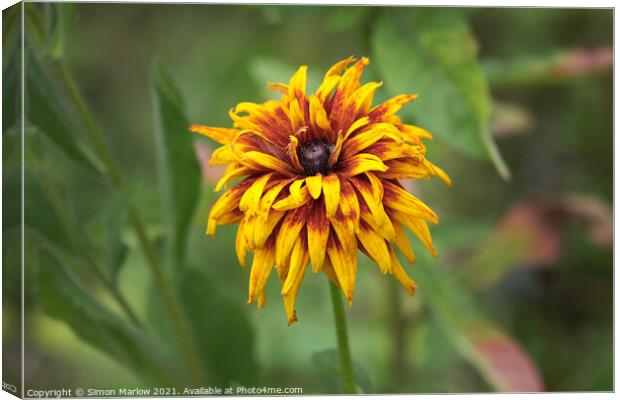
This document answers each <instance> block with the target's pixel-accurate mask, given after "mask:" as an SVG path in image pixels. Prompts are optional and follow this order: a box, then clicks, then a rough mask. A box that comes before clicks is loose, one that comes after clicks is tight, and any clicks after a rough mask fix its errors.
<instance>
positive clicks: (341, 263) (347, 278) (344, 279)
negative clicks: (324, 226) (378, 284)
mask: <svg viewBox="0 0 620 400" xmlns="http://www.w3.org/2000/svg"><path fill="white" fill-rule="evenodd" d="M350 253H351V252H350V251H349V250H348V249H345V248H344V247H343V245H342V244H341V243H340V241H339V240H338V238H337V236H336V235H332V234H330V235H329V240H328V241H327V255H328V256H329V261H330V264H331V266H332V268H333V270H334V273H335V275H336V278H337V279H338V283H339V284H340V288H341V289H342V292H343V293H344V296H345V297H346V299H347V301H348V302H349V305H351V303H352V302H353V292H354V290H355V275H356V271H357V260H356V259H353V258H351V257H350ZM355 254H357V251H355Z"/></svg>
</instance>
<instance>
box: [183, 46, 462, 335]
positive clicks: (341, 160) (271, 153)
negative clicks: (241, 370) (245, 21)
mask: <svg viewBox="0 0 620 400" xmlns="http://www.w3.org/2000/svg"><path fill="white" fill-rule="evenodd" d="M355 61H356V60H355V59H354V58H353V57H350V58H347V59H346V60H343V61H340V62H338V63H337V64H335V65H334V66H333V67H331V68H330V69H329V70H328V71H327V73H326V74H325V78H324V79H323V82H322V83H321V85H320V86H319V87H318V89H317V90H316V92H315V93H312V94H310V93H306V73H307V67H306V66H302V67H300V68H299V69H298V70H297V72H295V74H294V75H293V77H292V78H291V80H290V82H289V83H288V84H284V83H269V84H268V87H269V88H271V89H274V90H275V91H277V92H280V93H281V94H282V96H281V98H280V100H268V101H266V102H264V103H250V102H243V103H239V104H238V105H237V106H236V107H235V108H234V109H232V110H231V111H230V113H229V114H230V118H231V119H232V121H233V127H232V128H218V127H210V126H203V125H193V126H191V127H190V131H192V132H196V133H200V134H203V135H205V136H208V137H210V138H211V139H213V140H215V141H216V142H219V143H221V144H222V146H221V147H219V148H218V149H217V150H216V151H214V152H213V154H212V157H211V160H210V164H212V165H217V164H226V165H228V167H227V170H226V173H225V174H224V176H223V178H222V179H221V180H220V181H219V182H218V183H217V185H216V187H215V190H216V191H220V190H221V189H222V188H225V187H226V186H227V185H228V184H230V183H231V182H232V181H233V180H236V181H237V183H235V184H234V185H232V187H231V188H229V189H228V190H226V192H224V194H223V195H222V196H221V197H220V198H219V199H218V200H217V202H216V203H215V204H214V205H213V208H212V209H211V213H210V215H209V220H208V226H207V232H206V233H207V234H208V235H215V233H216V229H217V226H218V225H223V224H231V223H239V227H238V230H237V239H236V253H237V257H238V259H239V263H240V264H241V265H242V266H243V267H246V265H247V260H246V258H247V253H248V252H253V253H254V255H253V259H252V265H251V270H250V283H249V300H248V303H251V302H257V304H258V306H259V307H263V306H264V305H265V293H264V288H265V284H266V282H267V279H268V278H269V276H270V275H271V273H272V270H273V269H274V268H275V270H276V271H277V274H278V277H279V278H280V281H281V282H282V291H281V293H282V297H283V299H284V308H285V311H286V314H287V317H288V322H289V324H291V323H293V322H294V321H296V319H297V318H296V313H295V299H296V297H297V294H298V293H299V290H300V287H301V284H302V281H303V279H304V275H305V274H306V270H307V269H308V268H309V267H310V265H311V268H312V271H313V272H323V273H324V274H325V275H327V276H328V277H329V279H331V280H332V281H333V282H334V283H335V284H336V285H338V286H339V287H340V288H341V289H342V292H343V293H344V296H345V297H346V299H347V300H348V302H349V305H350V304H351V303H352V300H353V293H354V290H355V279H356V275H357V256H358V250H360V251H362V252H363V253H364V254H366V255H367V256H368V257H370V258H371V259H372V260H374V262H375V263H376V264H377V266H378V267H379V269H380V270H381V272H382V273H384V274H390V275H393V276H394V277H395V278H396V279H397V280H398V281H399V282H400V283H401V284H402V285H403V286H404V287H405V289H406V290H407V292H409V294H413V292H414V291H415V289H416V284H415V282H414V281H413V280H412V279H411V278H410V277H409V276H408V275H407V273H406V272H405V270H404V268H403V266H402V265H401V263H400V262H399V260H398V257H397V256H396V253H395V251H396V249H398V251H400V252H401V253H402V254H403V256H404V257H405V258H406V259H407V260H408V261H409V262H410V263H413V262H414V261H415V256H414V253H413V250H412V248H411V245H410V243H409V240H408V238H407V235H406V233H405V229H408V230H410V231H411V232H413V234H414V235H415V236H417V238H418V239H419V240H420V241H421V242H422V244H423V245H424V246H426V248H427V249H428V250H429V251H430V252H431V253H432V254H433V255H435V249H434V248H433V243H432V240H431V235H430V233H429V228H428V225H427V223H428V222H431V223H435V224H436V223H438V217H437V215H436V214H435V213H434V212H433V210H431V209H430V208H429V207H428V206H427V205H426V204H424V203H423V202H422V201H421V200H419V199H418V198H417V197H415V196H413V195H412V194H410V193H408V192H407V191H406V190H405V189H404V188H403V186H402V185H401V184H400V183H399V179H411V178H413V179H429V178H430V177H431V176H437V177H438V178H440V179H441V180H443V181H444V182H445V183H446V184H450V178H449V177H448V176H447V175H446V174H445V173H444V172H443V171H442V170H441V169H439V168H438V167H437V166H435V165H434V164H433V163H431V162H430V161H429V160H427V159H426V157H425V151H426V148H425V146H424V144H423V143H422V139H431V134H430V133H428V132H427V131H425V130H424V129H421V128H419V127H417V126H413V125H408V124H404V123H403V122H402V121H401V119H400V118H399V117H398V116H396V113H397V112H398V111H399V110H400V108H401V107H402V106H403V105H405V104H407V103H409V102H410V101H412V100H414V99H415V98H416V95H413V94H403V95H398V96H395V97H393V98H391V99H389V100H387V101H385V102H384V103H381V104H379V105H377V106H374V107H373V106H372V102H373V96H374V94H375V91H376V90H377V89H378V88H379V87H380V86H381V83H380V82H368V83H365V84H363V85H362V84H361V83H360V77H361V75H362V72H363V70H364V67H365V66H366V65H368V62H369V61H368V59H367V58H362V59H361V60H359V61H357V62H355ZM351 64H353V65H352V66H351ZM238 178H242V179H241V180H239V179H238Z"/></svg>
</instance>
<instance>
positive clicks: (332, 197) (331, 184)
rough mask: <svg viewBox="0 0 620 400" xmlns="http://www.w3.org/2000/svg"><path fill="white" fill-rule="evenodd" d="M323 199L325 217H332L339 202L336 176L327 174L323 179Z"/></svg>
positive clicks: (338, 184)
mask: <svg viewBox="0 0 620 400" xmlns="http://www.w3.org/2000/svg"><path fill="white" fill-rule="evenodd" d="M323 197H324V198H325V210H326V212H327V216H328V217H332V216H333V215H334V214H335V213H336V210H337V209H338V202H339V201H340V179H338V175H336V174H329V175H327V176H325V177H323Z"/></svg>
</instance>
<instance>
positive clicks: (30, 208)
mask: <svg viewBox="0 0 620 400" xmlns="http://www.w3.org/2000/svg"><path fill="white" fill-rule="evenodd" d="M21 182H22V177H21V171H20V170H13V171H10V172H8V173H7V172H5V173H4V179H3V187H2V190H3V193H4V196H3V199H4V203H3V205H2V218H3V224H2V227H3V231H4V232H7V231H9V230H11V229H18V228H20V227H21V206H22V196H21V195H22V188H21ZM24 225H25V227H26V228H27V229H30V230H32V231H34V232H36V233H37V234H39V235H40V236H41V237H43V238H44V239H45V240H47V241H48V242H49V243H51V244H53V245H55V246H57V247H58V248H60V249H63V250H65V251H69V252H72V251H74V249H75V248H74V243H73V242H72V241H71V238H70V236H69V234H68V232H67V230H66V227H65V226H64V224H63V223H62V220H61V219H60V218H59V217H58V215H57V214H56V212H55V211H54V207H53V206H52V203H51V201H50V199H49V197H48V195H47V194H46V193H45V191H44V190H43V188H42V187H41V185H40V184H39V181H38V179H37V178H36V177H35V176H34V175H33V174H32V173H31V172H30V171H29V170H26V171H24Z"/></svg>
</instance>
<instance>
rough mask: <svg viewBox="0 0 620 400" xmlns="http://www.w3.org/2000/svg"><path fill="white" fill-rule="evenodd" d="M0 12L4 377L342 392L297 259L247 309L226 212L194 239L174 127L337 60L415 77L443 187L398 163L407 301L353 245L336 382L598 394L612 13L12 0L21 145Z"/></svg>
mask: <svg viewBox="0 0 620 400" xmlns="http://www.w3.org/2000/svg"><path fill="white" fill-rule="evenodd" d="M19 17H20V8H19V6H17V7H13V8H10V9H8V10H5V11H4V12H3V22H4V23H3V29H4V38H5V39H4V41H3V53H4V56H5V57H4V58H3V59H4V63H3V77H4V82H5V85H4V90H3V112H4V115H5V119H4V120H3V145H4V152H3V166H4V172H3V193H4V196H5V197H4V200H5V202H4V208H3V217H4V225H3V233H4V240H3V254H4V259H3V262H4V265H5V268H4V269H3V274H4V275H3V282H4V283H5V284H4V287H3V293H4V297H3V312H4V318H5V321H8V322H9V323H10V324H15V321H17V320H18V318H19V315H18V313H19V301H18V300H16V299H18V294H19V293H18V285H17V283H16V282H19V271H20V269H19V267H20V265H19V261H20V260H19V258H18V257H14V256H13V255H14V254H15V251H14V250H15V249H18V248H19V246H20V241H19V240H20V239H19V238H20V236H19V229H20V226H19V222H20V220H21V215H20V213H19V205H20V196H19V194H20V193H19V190H20V188H21V185H22V183H23V185H24V190H25V195H26V198H25V224H26V229H25V232H24V234H25V240H26V243H25V246H26V248H25V259H24V265H25V271H24V272H25V275H26V283H25V299H26V316H27V320H26V321H25V324H26V338H25V341H26V349H27V352H26V354H25V370H26V385H27V387H36V388H57V387H59V386H65V387H74V386H78V385H79V386H82V387H101V388H106V387H127V386H134V385H138V386H145V387H152V386H157V385H159V386H163V385H174V386H176V387H179V388H180V387H184V386H188V385H193V386H197V385H200V384H202V385H221V386H228V385H231V386H234V385H260V386H263V385H265V386H276V387H288V386H298V387H302V388H303V390H304V393H305V394H311V393H333V392H337V391H338V390H340V386H339V385H338V382H337V381H334V380H333V379H329V378H328V377H329V376H331V377H333V376H334V375H336V374H337V369H338V367H337V363H336V362H335V357H336V353H335V352H334V350H333V348H334V347H335V333H334V331H333V328H332V327H331V316H330V314H329V310H330V308H329V305H328V304H327V303H328V301H329V300H328V297H329V296H328V293H327V285H326V282H325V280H324V279H321V278H322V277H321V278H319V277H318V275H309V276H307V277H306V279H305V281H304V284H303V289H302V290H301V294H300V298H299V300H298V315H299V317H300V321H299V322H298V323H297V324H296V325H295V326H293V327H290V328H289V327H287V324H286V321H285V317H284V314H283V312H282V309H281V308H282V306H281V304H279V303H280V300H279V289H278V287H277V284H276V282H275V280H274V279H272V280H271V281H270V282H269V284H268V287H267V296H268V298H269V305H268V307H267V308H266V309H264V310H261V311H256V310H254V309H253V308H250V307H247V306H245V305H244V303H245V294H246V290H247V273H246V271H243V270H242V269H241V268H239V267H238V266H237V262H236V260H235V256H234V250H233V249H234V235H235V227H224V228H222V229H220V230H219V232H218V237H217V238H215V239H211V238H207V237H205V236H204V235H203V228H204V224H205V222H206V218H207V214H208V210H209V208H210V206H211V205H212V204H213V201H214V200H215V198H216V196H217V195H216V194H214V193H213V181H212V178H209V172H210V171H209V170H205V169H204V166H202V168H203V171H202V172H203V179H202V182H201V179H200V176H201V175H200V172H201V163H200V162H199V161H198V157H197V155H196V154H195V152H196V148H195V146H194V145H195V144H196V142H198V141H201V140H202V139H197V138H195V137H192V136H191V135H190V134H189V133H187V131H186V129H187V126H188V125H189V124H190V123H206V124H208V125H221V126H228V125H230V121H229V120H228V116H227V111H228V109H229V108H231V107H232V106H234V105H235V104H236V103H238V102H240V101H260V100H263V99H266V98H267V96H270V95H271V96H272V94H269V93H268V92H266V91H265V89H264V83H265V82H266V81H286V80H287V79H288V77H289V76H290V74H291V73H292V71H294V69H295V68H296V67H297V66H298V65H301V64H307V65H309V67H310V72H309V77H308V82H309V87H310V88H314V87H316V86H317V84H318V81H319V79H320V76H321V75H322V73H323V71H324V70H325V69H326V68H327V67H329V66H330V65H331V64H333V63H334V62H336V61H338V60H340V59H343V58H345V57H347V56H349V55H352V54H353V55H356V56H363V55H367V56H369V57H370V59H371V65H370V67H369V69H368V71H367V73H366V74H365V79H368V80H370V79H376V80H382V81H384V83H385V86H384V88H382V89H381V91H380V93H379V94H378V97H379V99H378V100H382V99H385V98H387V97H388V96H390V95H394V94H397V93H401V92H417V93H419V94H420V98H419V99H418V100H416V102H414V104H412V105H411V106H409V107H408V108H406V109H404V110H403V113H402V115H403V117H404V118H405V119H407V120H411V121H415V122H417V123H419V124H420V125H421V126H422V127H424V128H426V129H429V130H430V131H432V132H433V133H434V134H435V136H436V139H435V141H434V142H431V143H429V145H428V147H429V155H430V158H431V159H432V160H433V161H434V162H436V163H437V164H438V165H440V166H442V168H444V169H445V170H446V171H447V172H448V173H449V174H450V175H451V177H452V179H453V181H454V187H453V188H451V189H446V188H445V187H443V186H440V185H439V184H438V183H437V182H429V183H426V182H423V183H421V184H419V185H418V183H417V182H416V183H415V186H414V190H415V191H416V192H423V193H422V198H423V199H424V200H425V201H426V202H427V203H428V204H431V205H432V206H433V208H434V209H436V210H438V214H439V215H440V216H441V218H442V223H441V224H440V225H439V226H437V227H434V228H433V231H432V232H433V237H434V240H435V244H436V247H437V248H438V250H439V253H440V258H439V259H431V257H430V256H428V255H426V254H425V253H423V251H422V249H421V246H416V247H415V249H419V251H418V253H419V254H417V255H418V264H417V265H416V266H413V267H412V269H411V271H412V272H411V274H412V275H413V277H414V278H416V280H417V281H418V282H419V283H420V289H419V290H418V294H417V295H416V296H415V297H413V298H409V297H406V296H405V295H404V294H403V292H402V290H401V289H400V288H397V287H396V286H395V285H394V284H393V282H390V281H388V280H387V279H385V278H384V277H382V276H381V274H380V272H379V271H378V270H377V268H376V267H375V266H373V265H371V264H370V262H369V261H368V260H367V259H366V258H363V257H362V258H360V266H359V269H358V270H359V278H358V288H357V291H356V293H357V296H356V299H355V302H354V305H353V307H352V308H351V309H350V310H349V313H348V314H349V322H350V326H351V329H350V336H351V340H352V351H353V355H354V359H355V362H356V366H355V369H356V371H355V372H356V377H357V379H358V385H359V387H360V388H361V389H362V390H363V391H364V392H366V393H368V392H378V393H394V392H462V391H465V392H467V391H478V392H479V391H487V390H499V391H506V390H508V391H519V390H536V389H544V390H551V391H555V390H573V391H574V390H579V391H582V390H611V389H612V378H611V377H612V357H611V350H612V314H611V310H612V295H613V292H612V283H611V277H612V252H611V248H610V247H609V246H607V244H606V243H607V242H606V239H605V238H606V236H605V234H606V233H609V234H611V233H610V232H608V231H609V229H608V227H607V228H606V225H605V222H606V220H608V219H610V218H611V217H610V214H605V212H606V210H609V208H610V202H611V198H612V195H613V192H612V162H613V155H612V146H611V144H612V140H613V137H612V89H611V87H612V85H611V79H612V77H611V73H610V72H609V71H610V68H609V66H610V61H609V60H608V59H607V58H606V57H607V56H608V54H609V52H610V49H611V44H612V36H611V32H612V12H611V10H588V9H579V10H577V9H574V10H573V9H507V8H504V9H483V8H480V9H458V8H437V9H429V8H395V7H389V8H381V7H310V6H248V5H246V6H218V5H163V4H157V5H138V4H123V5H120V4H51V3H50V4H47V3H27V4H26V5H25V21H26V27H25V28H26V54H25V60H26V61H25V84H26V87H25V96H26V126H25V128H26V129H25V132H26V134H25V135H24V137H23V140H24V145H25V149H26V158H25V160H21V157H20V151H21V148H20V147H21V146H20V140H19V139H20V137H19V132H20V125H19V124H20V115H19V104H20V102H19V89H20V88H19V80H18V77H19V71H20V60H21V59H20V56H21V55H20V53H19V46H18V44H19V41H18V39H19V35H18V34H17V32H18V29H19ZM581 48H585V49H598V50H597V51H585V52H583V51H578V50H579V49H581ZM567 66H568V67H569V68H568V70H567V69H566V67H567ZM558 67H561V68H560V69H559V70H558ZM562 68H564V69H562ZM558 71H560V73H558ZM498 102H501V103H502V104H504V103H505V104H512V105H515V106H513V107H514V108H516V109H517V110H522V111H523V112H522V113H521V114H520V116H521V117H520V118H521V119H524V118H525V119H530V120H528V121H527V123H521V122H520V123H519V124H515V123H513V122H512V121H514V119H507V120H504V119H502V120H500V121H498V119H501V118H503V116H504V115H505V113H504V114H502V113H501V112H500V111H501V107H495V104H497V103H498ZM517 125H518V126H517ZM497 126H502V133H501V136H500V132H499V130H497V131H494V128H495V127H497ZM506 132H508V133H506ZM496 142H497V143H496ZM201 143H202V144H206V145H208V146H212V145H213V143H209V142H206V141H202V142H201ZM211 148H212V147H211ZM500 153H501V155H500ZM472 156H473V157H472ZM22 161H24V162H26V163H27V170H26V172H25V175H24V181H23V182H22V181H21V174H20V171H19V167H20V163H21V162H22ZM489 161H491V162H489ZM508 170H510V172H511V175H512V181H511V182H510V183H507V182H506V181H505V180H502V179H501V178H500V175H501V176H503V177H504V178H506V177H508V174H509V173H508ZM497 172H499V173H500V174H498V173H497ZM574 193H580V194H581V195H584V196H587V197H588V199H590V200H591V201H590V202H589V203H587V204H590V206H586V204H585V203H583V202H582V203H574V202H573V203H570V202H568V201H567V200H566V195H570V194H574ZM532 199H543V200H550V199H551V200H553V202H549V201H547V202H543V203H544V205H541V204H543V203H539V202H532ZM519 204H527V205H528V207H526V208H525V210H526V211H527V212H525V213H517V212H515V210H516V209H518V208H517V205H519ZM550 204H552V205H550ZM591 204H594V205H595V206H594V209H593V208H592V206H591ZM519 210H521V209H519ZM567 210H568V211H567ZM506 221H510V224H508V223H507V222H506ZM505 226H508V227H509V229H507V228H505ZM502 227H504V228H502ZM592 232H598V234H596V235H595V234H593V233H592ZM524 237H525V238H535V240H524ZM412 240H414V239H413V238H412ZM556 244H557V246H556ZM11 250H13V251H11ZM543 250H544V251H543ZM541 252H542V253H541ZM541 254H542V255H541ZM543 256H544V257H543ZM67 328H69V329H67ZM7 332H8V333H7ZM7 332H5V334H4V335H3V344H4V346H5V349H7V348H10V347H11V346H13V347H15V346H16V345H17V343H19V337H18V336H17V334H16V333H15V332H13V331H7ZM575 354H580V355H585V356H584V357H583V358H582V359H581V362H580V363H575V362H574V356H575ZM16 357H17V353H15V352H11V351H6V350H5V358H4V359H3V364H4V365H5V366H6V367H5V371H12V369H11V368H10V365H13V364H14V361H15V359H16ZM502 357H503V358H502ZM507 364H508V366H512V367H515V368H513V369H510V368H508V367H507ZM55 367H59V368H55ZM515 370H516V371H517V372H516V373H515V372H514V371H515ZM50 371H52V372H50ZM12 373H15V372H12ZM5 380H6V379H5Z"/></svg>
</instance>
